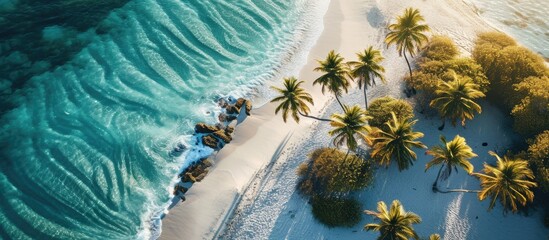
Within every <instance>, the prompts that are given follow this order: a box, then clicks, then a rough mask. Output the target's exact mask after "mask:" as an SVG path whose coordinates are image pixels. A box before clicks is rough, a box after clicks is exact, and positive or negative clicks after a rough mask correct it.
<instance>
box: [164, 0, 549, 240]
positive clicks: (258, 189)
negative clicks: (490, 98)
mask: <svg viewBox="0 0 549 240" xmlns="http://www.w3.org/2000/svg"><path fill="white" fill-rule="evenodd" d="M410 6H413V7H415V8H418V9H419V10H420V12H421V13H422V15H424V16H425V20H426V23H427V24H429V25H430V27H431V28H432V33H431V34H444V35H448V36H450V37H451V38H452V39H454V41H455V42H456V44H457V45H458V46H459V47H460V49H461V51H462V54H464V55H467V54H468V53H467V52H468V51H470V50H471V48H472V41H473V40H474V38H475V36H476V33H477V32H481V31H487V30H493V29H492V28H491V27H489V26H488V25H487V24H486V23H484V22H483V21H482V19H480V18H479V17H478V16H477V15H476V14H475V13H474V12H473V10H472V9H471V8H469V6H467V5H466V4H464V3H463V2H461V1H455V0H443V1H442V0H441V1H434V0H411V1H403V0H387V1H374V0H332V1H330V3H329V6H328V10H327V12H326V15H325V16H324V30H323V32H322V34H321V36H320V38H319V39H318V41H317V43H316V45H315V46H314V47H313V48H312V49H311V51H310V52H309V55H308V58H307V64H306V65H305V66H304V67H303V68H302V70H301V71H300V74H299V76H298V78H299V79H300V80H305V81H306V84H305V88H306V89H307V90H308V91H309V92H310V93H311V94H312V95H313V97H314V100H315V106H314V108H312V113H311V115H322V114H324V117H329V115H330V114H331V113H334V112H339V111H341V109H340V108H339V106H338V105H337V104H334V103H333V102H332V101H331V100H332V97H331V96H330V95H327V96H324V95H322V94H321V93H320V87H318V86H316V87H312V85H311V84H312V81H313V80H314V79H316V77H318V76H319V74H318V73H314V72H313V71H312V69H313V68H314V67H316V66H317V62H316V60H317V59H323V58H325V56H326V55H327V53H328V51H330V50H332V49H334V50H336V51H337V52H339V53H341V55H342V56H344V57H345V58H346V59H347V60H350V59H353V58H355V52H358V51H361V50H363V49H364V48H367V47H368V46H369V45H373V46H375V47H378V48H380V49H382V48H383V55H384V57H385V58H386V60H385V61H384V62H383V65H384V67H385V68H386V78H387V80H388V84H387V85H378V86H376V87H374V88H373V89H370V90H369V95H368V98H369V100H370V101H371V100H373V99H374V98H377V97H381V96H385V95H390V96H393V97H397V98H405V96H404V94H402V88H403V86H402V81H401V78H402V76H404V75H405V74H407V66H406V63H405V61H404V59H403V58H401V57H399V56H398V54H397V53H396V51H395V49H394V48H390V49H384V45H383V39H384V36H385V26H386V25H387V22H388V21H390V20H391V19H392V18H394V17H395V16H397V15H400V14H401V13H402V11H403V9H404V8H406V7H410ZM410 100H412V99H410ZM342 101H343V102H344V103H346V104H349V105H352V104H359V105H361V106H363V104H364V102H363V96H362V91H360V90H358V89H353V90H351V91H350V93H349V94H346V95H344V98H343V99H342ZM275 106H276V105H275V104H266V105H264V106H262V107H261V108H258V109H254V110H253V111H252V116H250V117H248V118H247V119H246V120H245V121H244V122H243V123H242V124H240V125H238V126H237V128H236V131H235V135H234V141H233V142H231V143H230V144H228V145H227V146H225V148H223V149H222V150H221V151H220V152H219V153H218V154H217V155H215V156H214V158H215V159H214V160H215V162H216V164H215V166H214V168H213V170H212V171H211V172H210V173H209V174H208V176H207V177H206V178H205V179H204V180H203V181H202V182H200V183H196V184H194V185H193V186H192V188H191V189H190V190H189V191H188V192H187V193H186V198H187V200H186V201H185V202H183V203H181V204H178V205H177V206H176V207H174V208H172V209H171V210H170V212H169V214H168V215H167V216H166V217H165V218H164V219H163V223H162V235H161V237H160V238H162V239H212V238H222V239H358V238H360V239H375V238H376V237H377V236H378V234H377V233H372V232H364V231H363V230H362V227H363V225H364V224H366V223H368V222H371V221H372V219H371V218H370V217H369V216H366V215H365V216H364V217H363V219H362V221H361V222H360V224H358V225H356V226H354V227H353V228H332V229H330V228H327V227H325V226H323V225H321V224H320V223H318V222H316V220H314V218H313V217H312V214H311V210H310V205H309V204H308V203H307V200H306V199H304V198H302V197H301V196H299V195H298V194H297V192H296V191H295V183H296V180H297V176H296V174H295V169H296V168H297V166H298V165H299V164H300V163H301V162H303V161H305V160H306V155H307V153H308V152H310V151H311V150H313V149H315V148H317V147H323V146H329V144H330V139H329V137H328V136H327V132H328V130H329V128H330V127H329V124H326V123H319V122H315V121H313V120H310V119H306V118H302V120H301V122H300V124H299V125H298V124H295V123H294V122H293V121H289V122H288V123H284V122H283V121H282V118H281V117H280V116H275V115H274V108H275ZM482 107H483V112H482V114H481V115H478V116H477V117H476V118H475V119H474V120H473V121H471V122H468V125H467V128H462V127H452V126H450V125H447V126H446V128H445V129H444V130H443V131H438V130H437V126H438V125H439V124H440V121H439V120H438V118H432V119H431V118H426V117H425V116H423V115H421V114H419V113H416V117H417V118H418V119H419V122H418V124H417V125H416V128H415V129H416V130H417V131H421V132H423V133H425V137H424V138H423V139H421V141H422V142H423V143H424V144H426V145H427V146H433V145H435V144H437V143H438V141H439V140H438V139H439V136H440V135H441V134H443V135H445V136H446V137H447V138H453V137H454V136H455V135H456V134H459V135H461V136H463V137H465V138H466V139H467V142H468V144H469V145H470V146H471V147H472V148H473V150H474V151H475V152H476V153H477V154H478V155H479V157H477V158H474V159H472V161H471V162H472V163H473V164H474V166H475V171H479V170H480V169H481V168H482V163H483V162H494V159H492V158H491V157H490V156H489V155H488V153H487V152H488V151H489V150H495V151H497V152H499V153H502V151H504V150H506V147H508V146H509V145H510V144H511V142H512V138H513V137H515V136H514V135H513V134H512V132H511V130H510V124H509V123H508V122H505V119H506V118H505V116H504V115H503V114H502V113H500V112H499V111H498V110H497V109H495V108H494V107H492V106H490V105H489V104H487V103H486V102H483V103H482ZM484 142H486V143H488V146H486V147H483V146H482V143H484ZM418 156H419V159H418V160H417V162H416V164H415V165H414V166H413V167H411V168H410V169H409V170H406V171H403V172H398V170H397V169H396V167H395V166H392V167H389V168H388V169H385V168H380V169H378V170H376V174H375V180H374V183H373V185H372V186H371V187H369V188H368V189H365V190H364V191H362V192H360V193H358V194H357V196H358V199H359V201H360V202H361V203H362V207H363V209H375V206H376V203H377V201H385V202H386V203H390V202H391V201H392V200H393V199H399V200H400V201H401V202H402V203H403V205H404V207H405V208H406V210H409V211H413V212H415V213H417V214H418V215H419V216H421V217H422V219H423V222H422V223H421V224H418V225H416V226H415V229H416V230H417V232H418V234H419V235H420V236H422V237H427V236H428V235H429V234H431V233H439V234H440V235H441V236H442V237H443V239H545V238H547V236H549V231H548V230H547V229H546V228H544V227H543V224H542V222H541V220H540V218H541V214H540V213H538V212H534V213H533V214H532V215H530V216H523V215H514V214H508V215H506V216H504V215H503V214H502V208H501V206H500V205H497V206H496V208H494V209H493V210H492V211H491V212H488V211H487V210H486V209H487V208H488V202H479V201H478V200H477V197H476V194H474V193H450V194H442V193H433V192H432V191H431V184H432V182H433V181H434V179H435V177H436V170H430V171H428V172H424V165H425V163H426V162H427V161H428V160H430V159H429V157H428V156H425V155H424V154H423V150H418ZM441 185H442V186H447V187H449V188H468V189H478V188H479V183H478V180H476V179H475V178H473V177H471V176H469V175H467V174H465V173H464V172H463V171H460V172H459V173H458V174H455V173H454V174H453V175H452V176H451V177H450V178H449V180H448V181H447V182H443V184H441Z"/></svg>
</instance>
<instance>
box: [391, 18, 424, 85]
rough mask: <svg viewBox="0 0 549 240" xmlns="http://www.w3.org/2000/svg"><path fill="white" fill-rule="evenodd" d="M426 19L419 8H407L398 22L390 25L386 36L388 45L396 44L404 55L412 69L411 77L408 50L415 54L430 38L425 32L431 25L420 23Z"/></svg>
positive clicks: (400, 53) (399, 51)
mask: <svg viewBox="0 0 549 240" xmlns="http://www.w3.org/2000/svg"><path fill="white" fill-rule="evenodd" d="M421 21H424V19H423V16H421V14H420V13H419V10H417V9H413V8H406V10H404V14H403V15H402V16H399V17H397V21H396V23H393V24H391V25H389V33H387V36H385V43H386V44H387V47H389V46H390V45H393V44H396V47H397V51H398V54H399V55H400V56H402V55H404V59H406V63H407V64H408V69H409V70H410V78H412V68H411V66H410V62H409V61H408V58H407V57H406V52H408V53H409V54H410V56H413V55H414V54H415V53H416V51H419V48H420V47H421V45H423V43H424V42H426V41H427V40H428V38H427V36H426V35H425V34H424V32H426V31H429V26H427V25H424V24H420V22H421Z"/></svg>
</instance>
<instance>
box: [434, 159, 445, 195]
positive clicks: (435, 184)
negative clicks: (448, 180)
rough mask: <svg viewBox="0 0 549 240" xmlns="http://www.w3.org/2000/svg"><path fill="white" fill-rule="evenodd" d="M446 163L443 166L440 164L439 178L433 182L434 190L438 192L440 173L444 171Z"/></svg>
mask: <svg viewBox="0 0 549 240" xmlns="http://www.w3.org/2000/svg"><path fill="white" fill-rule="evenodd" d="M444 165H445V164H444V163H443V164H442V166H440V169H439V170H438V174H437V178H436V179H435V182H434V183H433V192H438V186H437V185H438V178H439V177H440V173H441V172H442V168H444Z"/></svg>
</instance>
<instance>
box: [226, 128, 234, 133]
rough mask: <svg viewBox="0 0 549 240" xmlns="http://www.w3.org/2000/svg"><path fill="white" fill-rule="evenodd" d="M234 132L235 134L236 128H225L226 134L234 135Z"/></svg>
mask: <svg viewBox="0 0 549 240" xmlns="http://www.w3.org/2000/svg"><path fill="white" fill-rule="evenodd" d="M233 132H234V127H231V126H227V127H226V128H225V133H226V134H233Z"/></svg>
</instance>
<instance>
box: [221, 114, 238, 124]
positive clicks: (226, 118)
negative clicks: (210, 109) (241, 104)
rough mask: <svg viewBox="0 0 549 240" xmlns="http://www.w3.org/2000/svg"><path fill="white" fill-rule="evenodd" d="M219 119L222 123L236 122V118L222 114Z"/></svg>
mask: <svg viewBox="0 0 549 240" xmlns="http://www.w3.org/2000/svg"><path fill="white" fill-rule="evenodd" d="M217 118H218V120H219V121H220V122H230V121H233V120H235V119H236V116H233V115H227V114H225V113H221V114H219V116H218V117H217Z"/></svg>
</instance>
